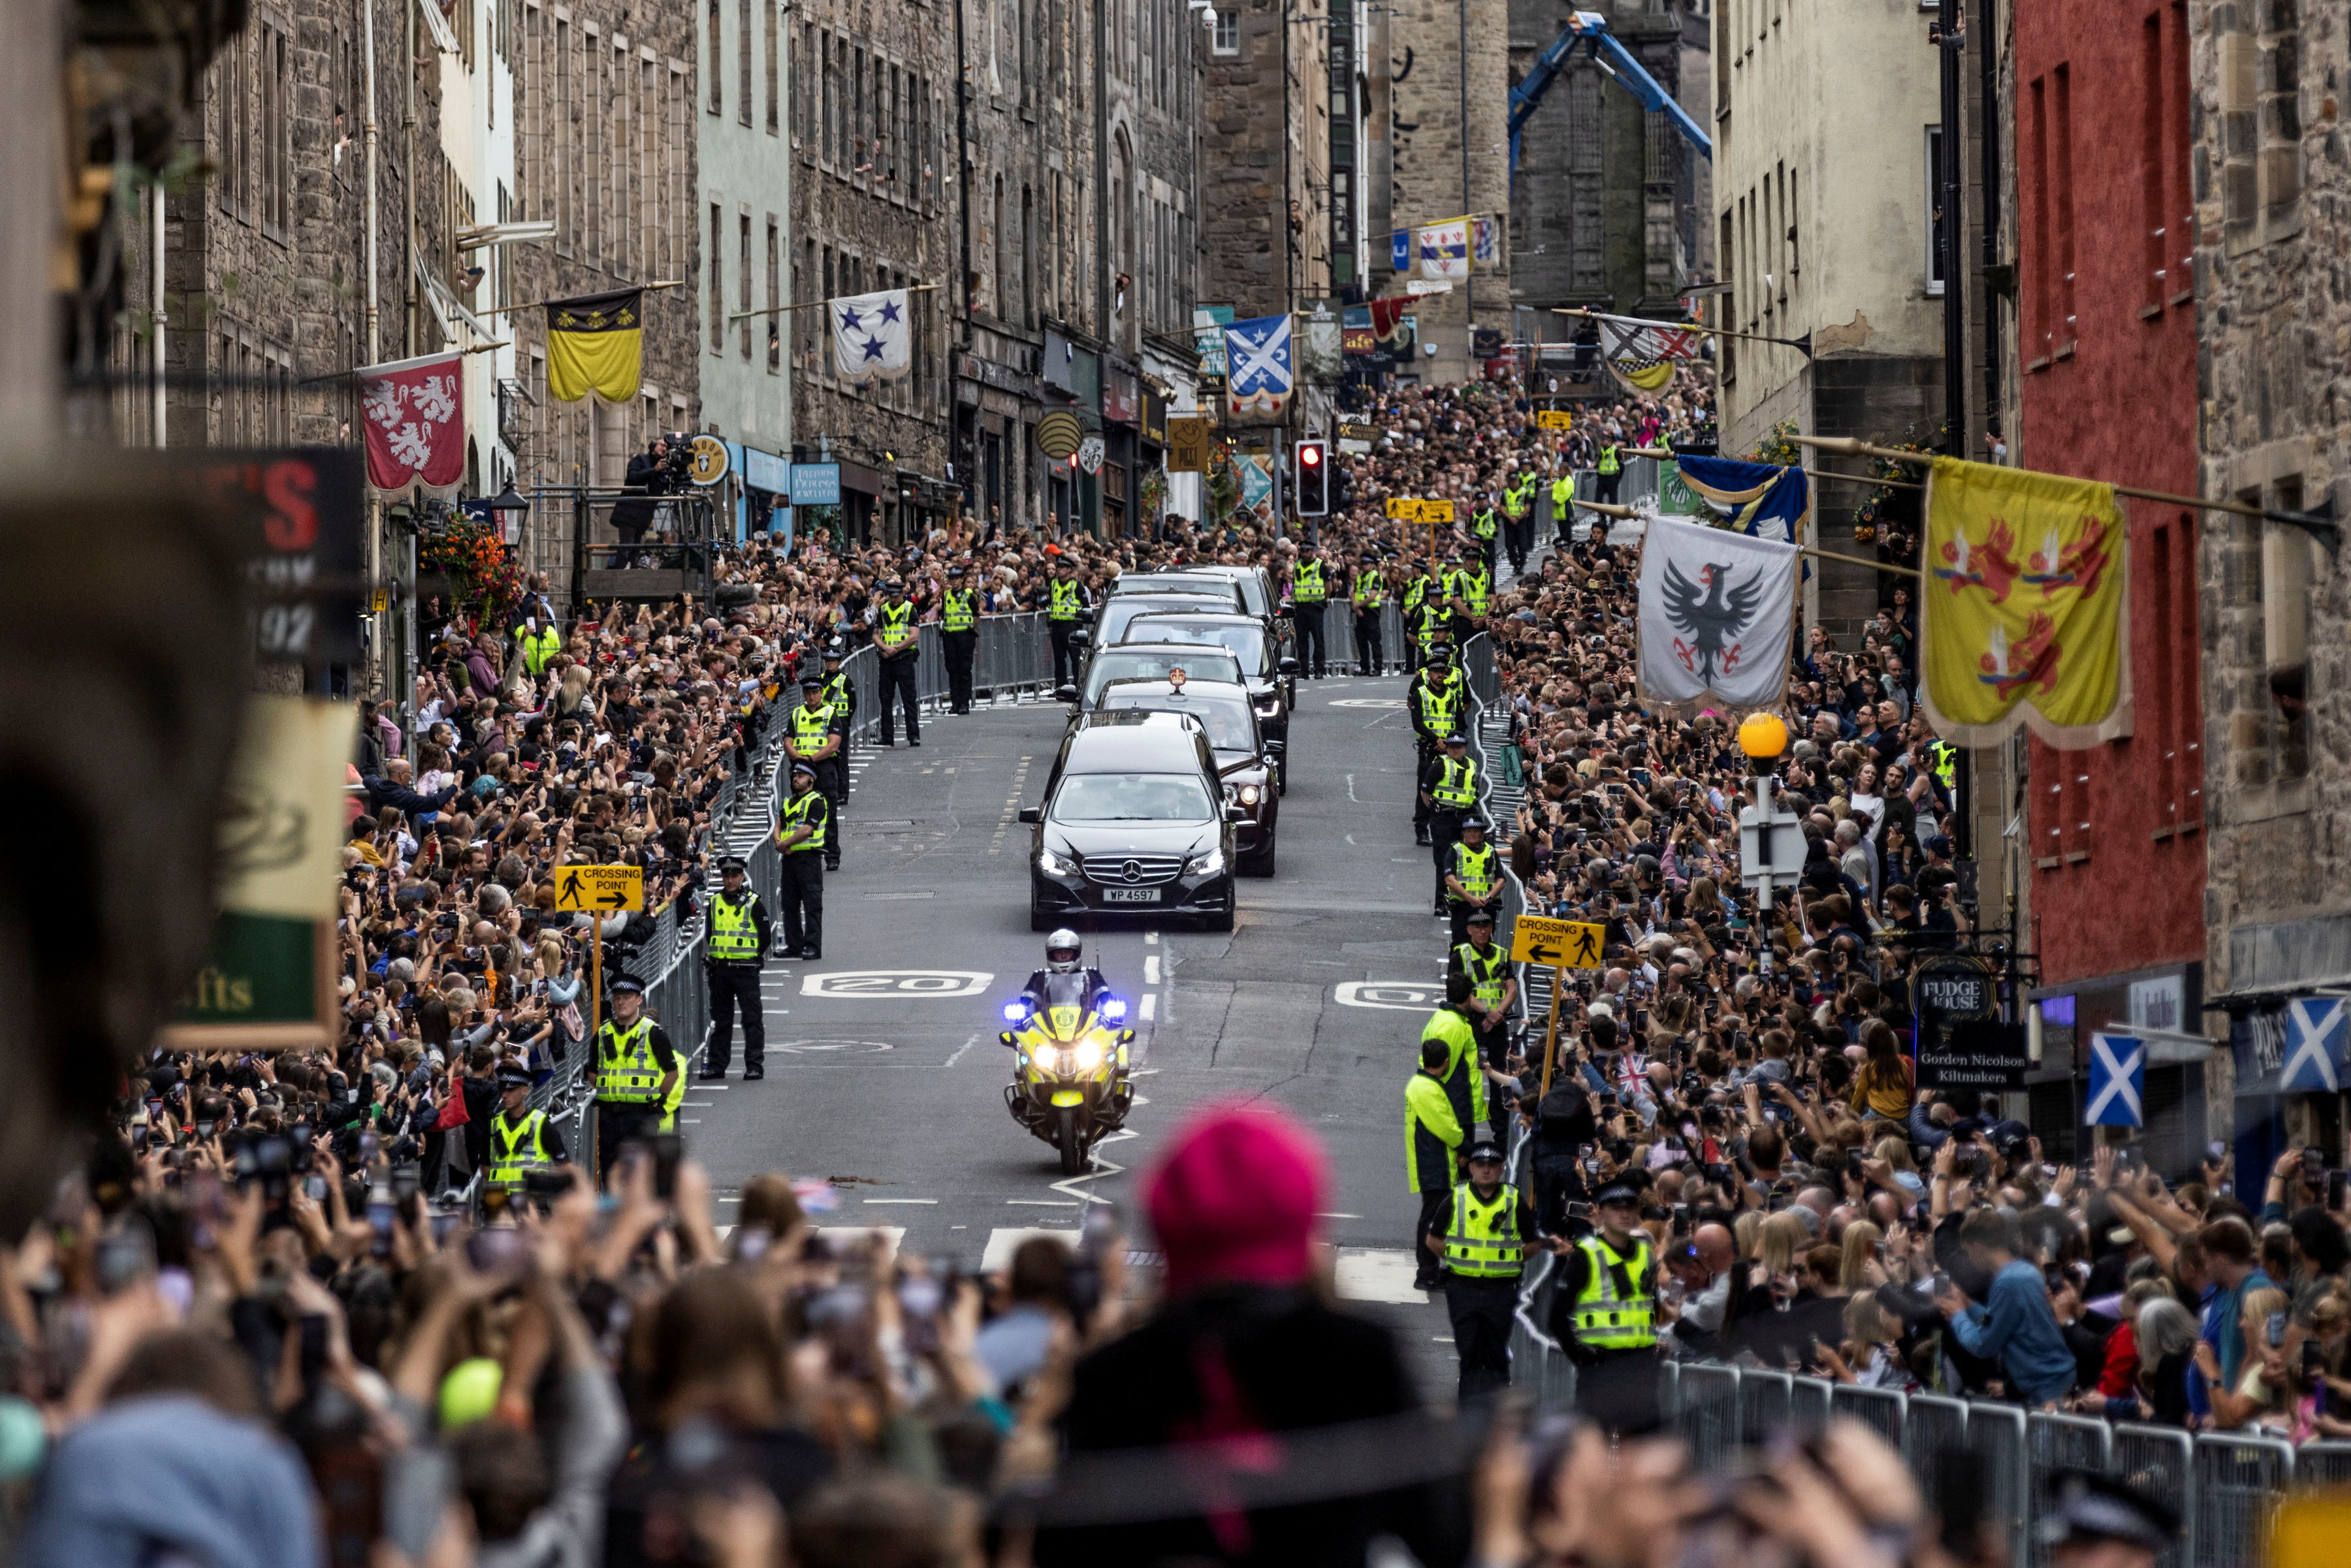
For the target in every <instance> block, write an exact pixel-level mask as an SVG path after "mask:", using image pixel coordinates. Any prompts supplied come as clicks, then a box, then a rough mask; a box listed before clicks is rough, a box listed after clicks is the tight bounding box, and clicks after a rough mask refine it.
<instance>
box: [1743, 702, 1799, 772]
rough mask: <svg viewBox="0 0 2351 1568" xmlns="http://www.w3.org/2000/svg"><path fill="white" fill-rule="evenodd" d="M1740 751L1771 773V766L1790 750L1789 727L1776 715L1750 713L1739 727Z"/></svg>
mask: <svg viewBox="0 0 2351 1568" xmlns="http://www.w3.org/2000/svg"><path fill="white" fill-rule="evenodd" d="M1739 749H1740V750H1741V751H1743V752H1745V753H1747V755H1748V757H1749V758H1751V759H1752V760H1753V761H1755V762H1756V763H1758V764H1761V767H1760V768H1758V769H1757V770H1758V771H1759V772H1769V771H1771V763H1772V762H1774V761H1776V760H1777V759H1778V758H1779V756H1780V754H1781V753H1782V752H1783V751H1785V750H1787V749H1788V725H1787V721H1786V720H1784V719H1782V717H1781V716H1779V715H1778V714H1776V713H1750V714H1749V715H1748V716H1747V717H1746V719H1745V720H1744V721H1742V722H1741V723H1740V727H1739Z"/></svg>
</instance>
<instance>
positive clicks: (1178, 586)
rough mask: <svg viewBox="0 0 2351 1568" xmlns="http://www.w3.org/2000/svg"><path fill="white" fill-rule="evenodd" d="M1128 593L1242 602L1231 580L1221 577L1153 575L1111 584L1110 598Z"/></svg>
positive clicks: (1123, 596)
mask: <svg viewBox="0 0 2351 1568" xmlns="http://www.w3.org/2000/svg"><path fill="white" fill-rule="evenodd" d="M1130 593H1206V594H1208V595H1211V596H1212V597H1214V598H1217V599H1220V600H1223V601H1225V602H1226V603H1228V604H1239V603H1242V602H1244V601H1243V600H1242V598H1241V597H1240V591H1239V590H1238V588H1236V587H1235V586H1234V585H1233V583H1232V582H1231V580H1229V579H1227V578H1222V577H1181V576H1176V575H1175V574H1172V573H1171V574H1169V575H1168V576H1165V577H1161V576H1157V575H1153V576H1150V577H1138V578H1134V579H1133V580H1127V579H1121V580H1119V581H1116V582H1113V583H1112V584H1111V589H1110V596H1111V598H1113V599H1114V600H1116V599H1123V598H1125V597H1126V596H1127V595H1128V594H1130Z"/></svg>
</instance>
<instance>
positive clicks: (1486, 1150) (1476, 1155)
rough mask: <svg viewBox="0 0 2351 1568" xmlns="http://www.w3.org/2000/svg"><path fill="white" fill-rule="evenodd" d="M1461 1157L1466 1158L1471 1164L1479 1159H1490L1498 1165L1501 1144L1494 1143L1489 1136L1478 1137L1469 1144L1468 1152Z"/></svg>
mask: <svg viewBox="0 0 2351 1568" xmlns="http://www.w3.org/2000/svg"><path fill="white" fill-rule="evenodd" d="M1461 1157H1462V1158H1464V1159H1466V1160H1468V1161H1469V1162H1471V1163H1472V1164H1475V1163H1477V1162H1478V1161H1480V1160H1490V1161H1492V1162H1493V1163H1494V1164H1496V1165H1500V1164H1501V1163H1502V1145H1499V1144H1498V1143H1496V1142H1495V1141H1494V1140H1493V1139H1491V1138H1480V1139H1479V1140H1478V1141H1477V1142H1476V1143H1474V1144H1471V1145H1469V1152H1468V1154H1466V1155H1462V1156H1461Z"/></svg>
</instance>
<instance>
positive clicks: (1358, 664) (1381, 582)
mask: <svg viewBox="0 0 2351 1568" xmlns="http://www.w3.org/2000/svg"><path fill="white" fill-rule="evenodd" d="M1347 597H1348V600H1349V601H1350V602H1352V603H1353V605H1354V607H1355V674H1358V675H1366V676H1368V675H1376V674H1379V673H1380V669H1381V666H1382V665H1383V664H1385V663H1386V655H1385V652H1384V650H1383V649H1382V648H1381V646H1380V611H1381V609H1382V607H1383V606H1384V605H1385V604H1386V603H1387V601H1388V584H1387V579H1386V578H1384V577H1383V576H1381V575H1380V558H1379V557H1378V556H1376V555H1374V554H1373V553H1372V552H1371V551H1369V550H1365V551H1364V556H1363V559H1362V560H1361V561H1359V562H1358V563H1357V564H1356V567H1355V580H1354V583H1353V586H1352V588H1351V589H1350V590H1349V591H1348V595H1347Z"/></svg>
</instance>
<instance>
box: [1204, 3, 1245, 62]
mask: <svg viewBox="0 0 2351 1568" xmlns="http://www.w3.org/2000/svg"><path fill="white" fill-rule="evenodd" d="M1208 52H1209V53H1210V54H1213V55H1227V56H1230V55H1238V54H1239V53H1240V52H1241V14H1240V13H1239V12H1238V11H1219V12H1217V26H1216V30H1215V31H1214V32H1212V33H1210V34H1209V35H1208Z"/></svg>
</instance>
